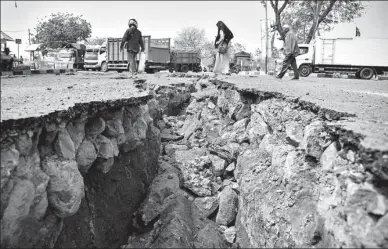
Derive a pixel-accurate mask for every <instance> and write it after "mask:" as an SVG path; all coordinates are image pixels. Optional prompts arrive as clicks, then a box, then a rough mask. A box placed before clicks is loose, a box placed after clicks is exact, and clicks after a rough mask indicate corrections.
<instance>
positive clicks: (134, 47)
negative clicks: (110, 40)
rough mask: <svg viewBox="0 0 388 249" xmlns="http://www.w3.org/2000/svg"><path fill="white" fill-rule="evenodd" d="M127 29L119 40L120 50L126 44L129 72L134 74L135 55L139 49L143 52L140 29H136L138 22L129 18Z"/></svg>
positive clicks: (135, 68)
mask: <svg viewBox="0 0 388 249" xmlns="http://www.w3.org/2000/svg"><path fill="white" fill-rule="evenodd" d="M128 26H129V29H127V30H126V31H125V33H124V36H123V40H122V41H121V45H120V51H122V50H123V48H124V47H125V46H126V48H127V52H128V62H129V72H130V73H132V74H136V72H137V67H136V56H137V54H138V53H139V51H140V48H141V52H144V43H143V37H142V35H141V32H140V30H138V29H137V27H138V24H137V21H136V19H129V22H128Z"/></svg>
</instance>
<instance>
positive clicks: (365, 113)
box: [1, 72, 388, 151]
mask: <svg viewBox="0 0 388 249" xmlns="http://www.w3.org/2000/svg"><path fill="white" fill-rule="evenodd" d="M123 76H126V74H119V73H117V72H108V73H101V72H78V73H76V74H75V75H65V74H61V75H53V74H45V75H31V76H26V77H22V76H17V77H14V78H4V77H2V78H1V120H8V119H20V118H27V117H36V116H41V115H44V114H47V113H50V112H52V111H55V110H63V109H67V108H68V107H70V106H73V105H74V104H75V103H81V102H90V101H102V100H112V99H121V98H127V97H129V96H131V97H132V96H141V95H145V94H147V92H145V91H140V90H138V89H137V88H135V87H134V86H133V80H131V79H128V78H126V77H123ZM139 78H142V79H148V80H149V81H150V82H151V83H153V84H161V85H164V84H169V83H171V82H184V81H191V79H190V78H168V77H166V74H163V73H159V74H154V75H147V74H145V75H139ZM220 79H222V80H224V81H227V82H230V83H235V84H236V85H237V86H238V87H240V88H255V89H258V90H260V91H271V92H280V93H283V94H285V95H287V96H291V97H299V98H300V99H301V100H305V101H309V102H313V103H316V104H318V105H319V106H321V107H324V108H328V109H332V110H336V111H340V112H346V113H350V114H355V115H356V118H350V119H349V120H344V121H341V122H342V123H343V125H344V126H345V127H347V128H349V129H351V130H354V131H356V132H358V133H361V134H364V135H365V136H366V139H365V140H364V141H363V143H364V145H365V146H367V147H371V148H375V149H379V150H385V151H386V150H388V81H373V80H368V81H366V80H354V79H333V78H315V77H308V78H301V80H300V81H291V80H290V78H289V77H284V79H283V80H276V79H274V78H273V77H270V76H257V77H249V76H240V75H237V76H222V77H220Z"/></svg>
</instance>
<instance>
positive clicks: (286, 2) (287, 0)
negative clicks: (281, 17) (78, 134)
mask: <svg viewBox="0 0 388 249" xmlns="http://www.w3.org/2000/svg"><path fill="white" fill-rule="evenodd" d="M288 2H289V0H285V1H284V3H283V5H282V7H281V8H280V10H279V14H280V13H282V12H283V10H284V9H285V8H286V6H287V4H288Z"/></svg>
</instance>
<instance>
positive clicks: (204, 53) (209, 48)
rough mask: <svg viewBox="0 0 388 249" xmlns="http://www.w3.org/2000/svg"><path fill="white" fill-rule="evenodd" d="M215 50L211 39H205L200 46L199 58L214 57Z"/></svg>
mask: <svg viewBox="0 0 388 249" xmlns="http://www.w3.org/2000/svg"><path fill="white" fill-rule="evenodd" d="M216 52H217V50H216V49H215V48H214V43H213V42H211V41H205V42H204V44H203V45H202V46H201V58H209V57H214V56H215V55H216Z"/></svg>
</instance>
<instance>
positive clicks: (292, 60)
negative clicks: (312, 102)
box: [277, 54, 299, 78]
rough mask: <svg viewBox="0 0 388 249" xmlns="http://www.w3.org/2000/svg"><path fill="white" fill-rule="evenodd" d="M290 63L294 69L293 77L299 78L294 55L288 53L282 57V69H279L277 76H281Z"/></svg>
mask: <svg viewBox="0 0 388 249" xmlns="http://www.w3.org/2000/svg"><path fill="white" fill-rule="evenodd" d="M290 65H291V67H292V69H293V70H294V78H299V71H298V67H297V65H296V59H295V56H294V55H293V54H289V55H286V57H284V60H283V64H282V69H281V70H280V72H279V74H278V75H277V77H278V78H283V76H284V74H285V73H286V72H287V70H288V67H289V66H290Z"/></svg>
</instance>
